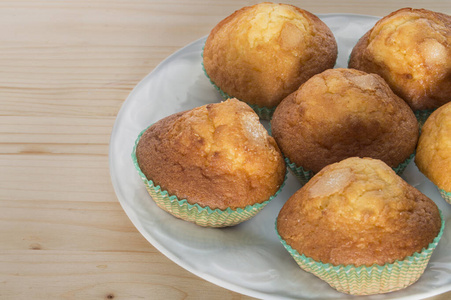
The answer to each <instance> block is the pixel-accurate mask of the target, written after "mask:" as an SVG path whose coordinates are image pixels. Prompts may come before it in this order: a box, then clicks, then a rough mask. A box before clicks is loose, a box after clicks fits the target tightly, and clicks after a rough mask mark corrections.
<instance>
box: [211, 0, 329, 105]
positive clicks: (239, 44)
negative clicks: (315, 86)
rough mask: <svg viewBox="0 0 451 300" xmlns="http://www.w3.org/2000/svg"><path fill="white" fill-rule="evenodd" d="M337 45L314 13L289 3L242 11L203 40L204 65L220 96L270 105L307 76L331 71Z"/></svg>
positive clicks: (237, 12)
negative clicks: (222, 93) (220, 92)
mask: <svg viewBox="0 0 451 300" xmlns="http://www.w3.org/2000/svg"><path fill="white" fill-rule="evenodd" d="M336 59H337V44H336V41H335V38H334V36H333V34H332V32H331V31H330V29H329V28H328V27H327V26H326V25H325V24H324V23H323V22H322V21H321V20H320V19H319V18H318V17H316V16H315V15H313V14H311V13H309V12H307V11H305V10H302V9H300V8H297V7H295V6H292V5H287V4H274V3H269V2H265V3H260V4H256V5H253V6H248V7H244V8H242V9H240V10H238V11H236V12H234V13H233V14H232V15H230V16H229V17H227V18H225V19H224V20H223V21H221V22H220V23H218V25H216V26H215V27H214V28H213V30H212V31H211V33H210V35H209V36H208V38H207V41H206V44H205V47H204V52H203V63H204V67H205V70H206V72H207V74H208V76H209V77H210V79H211V80H212V81H213V82H214V83H215V84H216V85H217V86H218V87H219V88H220V89H221V90H223V91H224V92H226V93H227V94H229V95H231V96H233V97H236V98H238V99H240V100H242V101H245V102H247V103H250V104H257V105H259V106H267V107H273V106H276V105H277V104H279V102H280V101H281V100H282V99H283V98H285V97H286V96H287V95H288V94H289V93H291V92H293V91H294V90H296V89H297V88H298V87H299V86H300V85H301V84H302V83H303V82H304V81H306V80H307V79H308V78H310V77H311V76H313V75H314V74H317V73H319V72H322V71H324V70H326V69H328V68H332V67H333V66H334V64H335V61H336Z"/></svg>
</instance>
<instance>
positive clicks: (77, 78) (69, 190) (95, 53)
mask: <svg viewBox="0 0 451 300" xmlns="http://www.w3.org/2000/svg"><path fill="white" fill-rule="evenodd" d="M257 2H258V1H237V0H227V1H200V0H198V1H195V0H190V1H182V0H173V1H163V0H161V1H144V0H133V1H125V0H109V1H106V0H92V1H88V0H84V1H75V0H73V1H70V0H68V1H63V0H61V1H58V0H53V1H40V0H36V1H0V39H1V44H0V49H1V50H0V115H1V116H0V299H249V297H247V296H243V295H240V294H237V293H235V292H232V291H229V290H226V289H224V288H222V287H219V286H216V285H214V284H211V283H209V282H207V281H205V280H203V279H201V278H198V277H196V276H195V275H192V274H191V273H190V272H188V271H186V270H184V269H182V268H181V267H179V266H178V265H176V264H175V263H173V262H172V261H170V260H169V259H167V258H166V257H165V256H164V255H162V254H161V253H159V252H158V251H157V250H156V249H155V248H154V247H153V246H152V245H151V244H149V243H148V242H147V241H146V240H145V239H144V238H143V237H142V236H141V235H140V234H139V233H138V231H137V230H136V229H135V228H134V226H133V225H132V223H131V222H130V220H129V219H128V218H127V216H126V214H125V213H124V211H123V210H122V208H121V206H120V204H119V202H118V200H117V198H116V196H115V193H114V191H113V187H112V184H111V181H110V175H109V166H108V143H109V138H110V134H111V130H112V127H113V124H114V121H115V118H116V115H117V113H118V111H119V109H120V107H121V105H122V103H123V102H124V100H125V99H126V97H127V96H128V94H129V93H130V91H131V90H132V89H133V87H134V86H135V85H136V84H137V83H138V82H139V81H140V80H141V79H142V78H143V77H144V76H145V75H146V74H148V73H149V72H150V71H152V69H153V68H155V66H156V65H157V64H158V63H159V62H161V61H162V60H163V59H164V58H166V57H167V56H168V55H170V54H171V53H172V52H174V51H175V50H177V49H179V48H181V47H183V46H185V45H186V44H188V43H190V42H191V41H194V40H196V39H198V38H200V37H202V36H205V35H207V34H208V33H209V31H210V29H211V28H212V27H213V26H214V25H215V24H216V23H217V22H219V21H220V20H221V19H223V18H225V17H226V16H227V15H229V14H230V13H232V12H233V11H234V10H236V9H239V8H241V7H242V6H246V5H250V4H254V3H257ZM286 3H292V4H295V5H297V6H300V7H302V8H304V9H307V10H309V11H311V12H313V13H358V14H368V15H378V16H383V15H386V14H388V13H390V12H391V11H394V10H396V9H398V8H401V7H406V6H411V7H417V8H418V7H424V8H428V9H431V10H436V11H441V12H445V13H448V14H450V13H451V1H449V0H432V1H396V0H392V1H357V0H342V1H333V0H329V1H326V0H321V1H319V0H313V1H311V0H304V1H286ZM448 298H451V293H448V294H445V295H441V296H437V297H434V298H433V299H442V300H443V299H448Z"/></svg>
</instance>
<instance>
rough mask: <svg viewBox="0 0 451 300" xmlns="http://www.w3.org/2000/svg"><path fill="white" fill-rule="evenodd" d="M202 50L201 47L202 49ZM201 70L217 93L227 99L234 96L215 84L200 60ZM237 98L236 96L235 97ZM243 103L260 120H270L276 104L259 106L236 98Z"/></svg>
mask: <svg viewBox="0 0 451 300" xmlns="http://www.w3.org/2000/svg"><path fill="white" fill-rule="evenodd" d="M202 50H203V49H202ZM202 57H203V51H202ZM202 70H203V71H204V74H205V76H207V78H208V80H209V81H210V83H211V84H212V85H213V86H214V87H215V89H216V90H217V91H218V92H219V94H220V95H221V97H222V98H223V99H224V100H227V99H229V98H235V97H233V96H230V95H229V94H227V93H226V92H224V91H223V90H221V88H220V87H219V86H217V85H216V84H215V83H214V82H213V80H211V78H210V76H208V74H207V71H206V70H205V66H204V63H203V62H202ZM236 99H238V98H236ZM238 100H240V101H242V102H244V103H246V104H247V105H249V106H250V107H251V108H252V109H253V110H254V111H255V113H256V114H257V115H258V117H259V118H260V119H262V120H268V121H269V120H271V118H272V115H273V114H274V111H275V110H276V106H273V107H266V106H259V105H257V104H250V103H247V102H245V101H243V100H241V99H238Z"/></svg>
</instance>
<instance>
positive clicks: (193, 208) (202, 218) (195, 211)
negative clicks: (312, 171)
mask: <svg viewBox="0 0 451 300" xmlns="http://www.w3.org/2000/svg"><path fill="white" fill-rule="evenodd" d="M149 127H150V126H149ZM146 130H147V128H146V129H144V130H143V131H142V132H141V133H140V134H139V136H138V138H137V139H136V141H135V145H134V147H133V152H132V160H133V164H134V166H135V168H136V170H137V171H138V173H139V176H140V177H141V179H142V181H143V182H144V184H145V186H146V189H147V192H148V193H149V194H150V196H151V197H152V199H153V200H154V201H155V203H156V204H157V205H158V207H160V208H161V209H163V210H165V211H167V212H168V213H170V214H172V215H173V216H175V217H177V218H179V219H183V220H185V221H189V222H193V223H195V224H197V225H200V226H204V227H227V226H234V225H237V224H239V223H241V222H244V221H246V220H249V219H251V218H252V217H254V216H255V215H256V214H257V213H258V212H259V211H261V210H262V209H263V208H264V207H265V206H266V205H267V204H268V203H269V202H270V201H271V200H272V199H274V198H275V197H276V196H277V195H278V194H279V193H280V191H281V190H282V188H283V187H284V185H285V182H286V178H287V176H286V175H287V174H285V180H284V182H283V183H282V184H281V186H280V188H279V190H278V191H277V192H276V193H275V194H274V195H273V196H271V197H270V198H269V199H268V200H266V201H264V202H262V203H256V204H254V205H248V206H246V207H244V208H237V209H231V208H227V209H225V210H221V209H217V208H216V209H211V208H210V207H208V206H206V207H202V206H200V205H199V204H197V203H195V204H190V203H189V202H188V201H187V200H186V199H181V200H180V199H178V198H177V196H175V195H170V194H169V193H168V192H167V191H166V190H163V189H162V188H161V187H160V186H159V185H155V184H154V182H153V181H152V180H149V179H147V178H146V176H145V175H144V173H143V172H142V170H141V168H140V167H139V164H138V159H137V157H136V147H137V145H138V142H139V139H140V138H141V136H142V135H143V134H144V132H145V131H146Z"/></svg>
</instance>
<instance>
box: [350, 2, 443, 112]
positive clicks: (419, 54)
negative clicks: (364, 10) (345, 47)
mask: <svg viewBox="0 0 451 300" xmlns="http://www.w3.org/2000/svg"><path fill="white" fill-rule="evenodd" d="M349 67H351V68H356V69H359V70H363V71H366V72H369V73H377V74H379V75H381V76H382V77H383V78H384V79H385V80H386V81H387V82H388V84H389V85H390V87H391V88H392V89H393V91H394V92H395V93H396V94H397V95H398V96H400V97H401V98H403V99H404V100H405V101H406V102H407V103H408V104H409V105H410V107H411V108H412V109H414V110H424V109H433V108H437V107H439V106H441V105H443V104H444V103H446V102H449V101H451V97H450V95H451V76H450V74H451V16H449V15H445V14H442V13H438V12H433V11H429V10H425V9H412V8H404V9H400V10H398V11H395V12H393V13H391V14H390V15H388V16H386V17H384V18H382V19H381V20H380V21H379V22H377V23H376V25H375V26H374V27H373V28H372V29H371V30H370V31H368V32H367V33H366V34H365V35H364V36H363V37H362V38H361V39H360V40H359V42H358V43H357V44H356V46H355V47H354V49H353V51H352V53H351V57H350V61H349Z"/></svg>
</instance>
